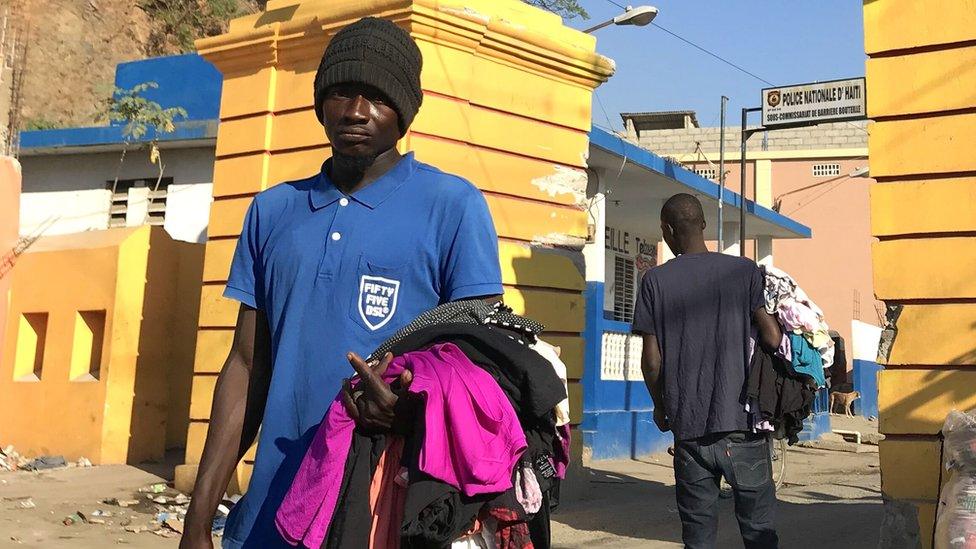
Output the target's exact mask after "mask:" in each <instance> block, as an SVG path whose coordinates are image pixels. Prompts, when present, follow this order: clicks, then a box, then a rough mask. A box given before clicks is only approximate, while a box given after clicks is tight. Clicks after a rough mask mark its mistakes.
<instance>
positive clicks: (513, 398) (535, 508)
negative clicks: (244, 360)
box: [276, 300, 570, 549]
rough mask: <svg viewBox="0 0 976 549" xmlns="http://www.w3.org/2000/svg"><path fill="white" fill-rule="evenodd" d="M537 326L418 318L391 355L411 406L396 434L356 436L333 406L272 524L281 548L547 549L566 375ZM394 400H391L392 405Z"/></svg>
mask: <svg viewBox="0 0 976 549" xmlns="http://www.w3.org/2000/svg"><path fill="white" fill-rule="evenodd" d="M542 330H543V327H542V326H541V325H539V324H538V323H536V322H534V321H532V320H529V319H526V318H523V317H520V316H517V315H515V314H513V313H512V311H511V309H509V308H507V307H505V306H504V305H502V304H500V303H494V304H490V303H486V302H484V301H477V300H468V301H461V302H455V303H448V304H446V305H442V306H440V307H438V308H436V309H433V310H431V311H428V312H426V313H424V314H423V315H421V316H420V317H418V318H417V319H416V320H415V321H413V322H411V323H410V324H409V325H407V326H406V327H404V328H403V329H401V330H399V331H398V332H397V333H396V334H394V335H393V337H392V338H390V339H389V340H388V341H386V342H385V343H383V344H382V345H381V346H380V347H379V348H378V349H376V350H375V351H374V352H373V353H372V354H371V355H370V356H369V357H368V358H367V362H370V361H373V362H374V363H375V361H376V360H379V359H380V358H381V357H383V356H384V355H386V353H388V352H389V353H392V354H393V355H394V357H395V358H394V360H393V362H392V363H391V364H390V366H389V368H388V369H387V371H386V373H385V374H384V379H385V380H386V381H387V382H388V383H396V381H395V380H396V379H397V378H398V377H399V375H400V374H401V373H402V372H403V371H404V370H410V371H411V373H412V374H413V379H412V381H411V382H410V384H409V386H408V387H407V388H406V391H407V393H408V395H409V396H410V397H411V398H414V399H416V401H417V402H419V403H420V407H421V411H420V412H419V413H418V414H417V418H416V421H415V423H414V425H413V428H412V429H410V430H408V431H409V434H407V435H403V436H400V435H396V434H377V433H374V432H366V431H364V430H362V429H360V428H358V427H357V426H356V425H355V422H354V421H353V420H352V419H351V418H350V417H349V415H348V413H347V412H346V411H345V408H344V407H343V405H342V402H341V400H340V398H339V397H337V398H336V400H335V401H334V402H333V404H332V405H331V407H330V408H329V410H328V412H327V413H326V416H325V418H324V419H323V421H322V424H321V426H320V427H319V429H318V431H317V432H316V434H315V438H314V440H313V442H312V443H311V446H310V447H309V450H308V453H307V454H306V455H305V458H304V460H303V462H302V464H301V467H300V469H299V471H298V474H297V475H296V477H295V480H294V482H293V484H292V486H291V488H290V490H289V492H288V494H287V495H286V497H285V499H284V501H283V503H282V505H281V507H280V508H279V510H278V512H277V515H276V524H277V527H278V530H279V532H280V533H281V535H282V536H283V537H284V539H285V540H286V541H288V542H289V543H291V544H292V545H296V546H297V545H302V546H304V547H308V548H312V549H319V548H320V547H321V548H358V547H363V548H377V549H378V548H383V549H396V548H403V549H414V548H431V549H435V548H436V549H440V548H452V549H474V548H489V549H490V548H498V549H528V548H541V549H545V548H548V547H549V544H550V531H549V526H550V522H549V515H550V511H551V510H552V509H553V508H554V507H555V506H556V505H557V503H558V492H559V482H560V480H561V479H562V478H564V476H565V473H566V468H567V466H568V464H569V442H570V440H569V436H570V426H569V401H568V399H567V386H566V366H565V364H563V363H562V362H561V361H560V359H559V349H558V348H557V347H553V346H552V345H549V344H547V343H546V342H544V341H542V340H541V339H539V337H538V335H539V334H540V333H541V332H542ZM401 398H403V397H401Z"/></svg>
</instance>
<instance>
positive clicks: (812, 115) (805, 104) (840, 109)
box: [762, 78, 867, 128]
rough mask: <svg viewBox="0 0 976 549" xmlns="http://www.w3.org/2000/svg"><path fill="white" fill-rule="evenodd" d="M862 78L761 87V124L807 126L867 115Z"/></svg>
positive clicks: (770, 125) (855, 118) (771, 126)
mask: <svg viewBox="0 0 976 549" xmlns="http://www.w3.org/2000/svg"><path fill="white" fill-rule="evenodd" d="M865 91H866V90H865V82H864V78H851V79H848V80H832V81H830V82H818V83H816V84H799V85H795V86H784V87H781V88H766V89H764V90H763V91H762V125H763V126H765V127H767V128H775V127H776V126H785V125H790V126H807V125H814V124H822V123H824V122H841V121H844V120H861V119H864V118H866V117H867V102H866V94H865Z"/></svg>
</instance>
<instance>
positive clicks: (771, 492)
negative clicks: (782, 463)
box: [674, 433, 779, 549]
mask: <svg viewBox="0 0 976 549" xmlns="http://www.w3.org/2000/svg"><path fill="white" fill-rule="evenodd" d="M722 477H725V480H727V481H728V483H729V484H731V485H732V491H733V494H734V495H735V518H736V519H737V520H738V522H739V531H740V532H741V534H742V541H743V542H744V543H745V546H746V549H775V548H776V547H777V545H778V543H779V542H778V537H777V535H776V528H775V526H774V524H773V522H774V516H775V511H776V487H775V485H774V484H773V469H772V459H771V455H770V451H769V441H768V439H767V438H766V436H765V435H754V434H747V433H730V434H726V435H712V436H709V437H704V438H701V439H697V440H684V441H678V442H677V443H676V444H675V448H674V479H675V491H676V495H677V501H678V513H679V515H680V516H681V537H682V539H683V540H684V543H685V547H686V548H688V549H712V548H714V547H715V536H716V533H717V532H718V514H717V511H718V499H719V486H720V483H721V479H722Z"/></svg>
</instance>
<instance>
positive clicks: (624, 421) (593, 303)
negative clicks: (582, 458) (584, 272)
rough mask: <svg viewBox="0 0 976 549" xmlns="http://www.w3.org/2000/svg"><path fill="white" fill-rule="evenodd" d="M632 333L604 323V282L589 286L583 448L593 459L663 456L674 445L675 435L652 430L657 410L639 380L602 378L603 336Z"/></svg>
mask: <svg viewBox="0 0 976 549" xmlns="http://www.w3.org/2000/svg"><path fill="white" fill-rule="evenodd" d="M606 331H613V332H622V333H630V324H626V323H624V322H615V321H612V320H606V319H605V318H604V315H603V283H602V282H588V283H587V285H586V332H585V333H584V338H585V341H586V352H585V361H586V368H585V369H584V372H583V425H582V431H583V444H584V445H585V446H586V447H587V448H588V449H589V450H590V451H591V452H592V455H593V459H632V458H636V457H640V456H645V455H648V454H652V453H654V452H661V451H664V450H666V449H667V447H668V446H669V445H670V444H671V442H672V437H671V433H662V432H660V431H659V430H658V429H657V426H655V425H654V417H653V415H654V414H653V412H654V405H653V403H652V402H651V396H650V395H649V394H648V393H647V387H645V386H644V382H643V380H641V381H607V380H602V379H600V369H601V368H600V366H601V364H602V363H603V352H602V351H603V333H604V332H606Z"/></svg>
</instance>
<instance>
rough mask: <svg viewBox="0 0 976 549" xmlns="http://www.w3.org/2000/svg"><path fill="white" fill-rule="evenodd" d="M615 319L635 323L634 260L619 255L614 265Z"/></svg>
mask: <svg viewBox="0 0 976 549" xmlns="http://www.w3.org/2000/svg"><path fill="white" fill-rule="evenodd" d="M613 281H614V284H613V319H614V320H616V321H618V322H633V321H634V282H635V281H634V260H633V259H630V258H629V257H626V256H622V255H618V256H616V259H615V260H614V263H613Z"/></svg>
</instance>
